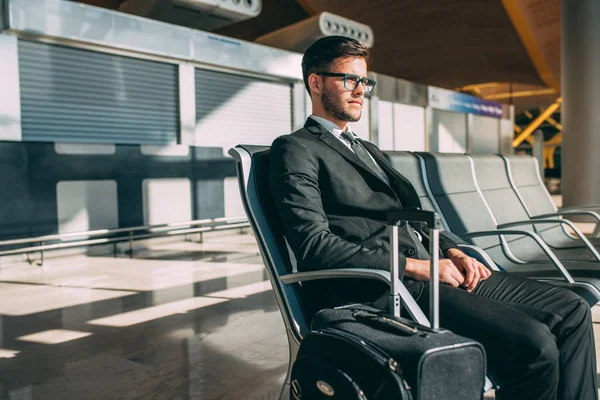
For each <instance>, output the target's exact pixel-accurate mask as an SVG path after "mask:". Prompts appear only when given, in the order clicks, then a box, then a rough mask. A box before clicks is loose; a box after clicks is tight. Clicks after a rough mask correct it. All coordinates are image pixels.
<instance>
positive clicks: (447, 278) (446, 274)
mask: <svg viewBox="0 0 600 400" xmlns="http://www.w3.org/2000/svg"><path fill="white" fill-rule="evenodd" d="M429 265H430V262H429V260H416V259H414V258H407V259H406V268H405V270H404V274H405V275H407V276H409V277H411V278H413V279H415V280H417V281H428V280H429V279H430V277H431V274H430V267H429ZM439 265H440V283H447V284H449V285H450V286H453V287H459V286H460V285H463V284H464V281H465V277H464V275H463V274H462V273H461V272H460V270H459V269H458V267H457V266H456V265H454V263H453V262H452V261H451V260H450V259H448V258H442V259H440V264H439Z"/></svg>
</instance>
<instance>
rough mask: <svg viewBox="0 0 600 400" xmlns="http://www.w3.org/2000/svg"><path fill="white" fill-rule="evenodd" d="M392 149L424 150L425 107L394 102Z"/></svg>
mask: <svg viewBox="0 0 600 400" xmlns="http://www.w3.org/2000/svg"><path fill="white" fill-rule="evenodd" d="M394 150H410V151H425V108H423V107H417V106H411V105H408V104H394Z"/></svg>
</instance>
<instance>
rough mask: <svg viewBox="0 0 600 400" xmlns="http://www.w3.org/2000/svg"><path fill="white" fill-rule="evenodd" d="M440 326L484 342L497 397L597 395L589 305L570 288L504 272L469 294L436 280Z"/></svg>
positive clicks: (577, 399)
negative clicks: (496, 386)
mask: <svg viewBox="0 0 600 400" xmlns="http://www.w3.org/2000/svg"><path fill="white" fill-rule="evenodd" d="M417 302H418V303H419V305H420V306H421V307H422V309H424V310H428V309H429V283H427V284H426V286H425V290H423V292H422V294H421V295H420V296H419V298H418V299H417ZM440 326H441V327H443V328H446V329H449V330H451V331H452V332H454V333H457V334H459V335H462V336H466V337H469V338H472V339H475V340H477V341H479V342H480V343H481V344H482V345H483V346H484V347H485V350H486V354H487V360H488V375H489V376H490V377H491V378H492V380H494V381H495V382H496V384H497V385H499V389H498V390H497V391H496V399H498V400H507V399H512V400H516V399H523V400H525V399H527V400H534V399H539V400H552V399H561V400H588V399H590V400H591V399H597V398H598V390H597V386H596V385H597V384H596V355H595V343H594V332H593V326H592V318H591V311H590V308H589V306H588V304H587V302H586V301H585V300H583V299H582V298H581V297H579V296H578V295H576V294H575V293H573V292H571V291H570V290H567V289H564V288H560V287H557V286H552V285H550V284H546V283H543V282H538V281H535V280H531V279H527V278H523V277H519V276H516V275H512V274H507V273H503V272H492V275H491V276H490V277H489V278H488V279H487V280H485V281H483V282H481V283H480V284H479V285H478V286H477V288H476V289H475V290H474V291H473V292H471V293H469V292H467V291H466V290H465V289H462V288H454V287H451V286H449V285H445V284H442V285H440Z"/></svg>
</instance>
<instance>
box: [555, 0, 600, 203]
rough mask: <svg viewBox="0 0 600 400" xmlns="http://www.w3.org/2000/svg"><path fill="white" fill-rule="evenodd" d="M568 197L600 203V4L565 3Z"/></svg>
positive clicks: (563, 68) (564, 177) (565, 185)
mask: <svg viewBox="0 0 600 400" xmlns="http://www.w3.org/2000/svg"><path fill="white" fill-rule="evenodd" d="M561 3H562V4H561V52H562V57H561V59H562V65H561V86H562V98H563V105H562V115H561V119H562V120H561V122H562V125H563V142H562V183H561V186H562V195H563V204H564V205H565V206H577V205H583V204H591V203H600V111H599V110H600V24H598V21H600V2H598V1H596V0H577V1H571V0H562V2H561Z"/></svg>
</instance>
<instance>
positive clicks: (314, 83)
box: [308, 74, 323, 95]
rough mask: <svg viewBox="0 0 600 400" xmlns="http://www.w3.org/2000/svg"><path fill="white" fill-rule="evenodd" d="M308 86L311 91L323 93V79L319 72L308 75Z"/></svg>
mask: <svg viewBox="0 0 600 400" xmlns="http://www.w3.org/2000/svg"><path fill="white" fill-rule="evenodd" d="M308 87H309V88H310V92H311V93H316V94H319V95H320V94H321V91H322V90H323V80H322V79H321V77H320V76H319V75H317V74H310V75H309V76H308Z"/></svg>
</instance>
